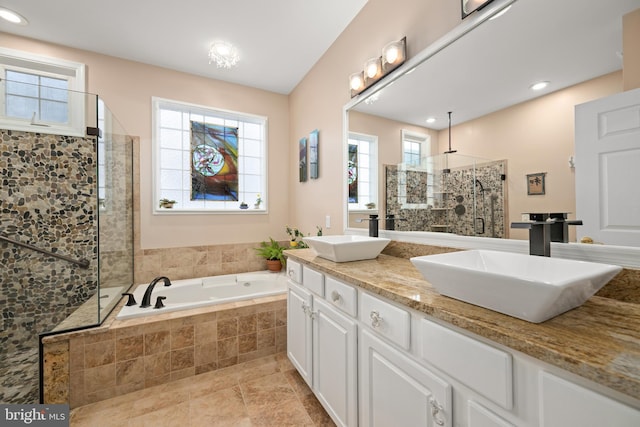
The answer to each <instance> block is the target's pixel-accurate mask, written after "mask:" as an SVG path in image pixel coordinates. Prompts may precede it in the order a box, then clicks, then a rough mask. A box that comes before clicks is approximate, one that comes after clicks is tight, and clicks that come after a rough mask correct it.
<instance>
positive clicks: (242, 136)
mask: <svg viewBox="0 0 640 427" xmlns="http://www.w3.org/2000/svg"><path fill="white" fill-rule="evenodd" d="M152 104H153V105H152V111H153V153H154V187H155V196H154V212H155V213H180V212H185V213H193V212H196V213H197V212H210V213H228V212H234V211H236V212H239V211H241V210H245V209H246V210H247V212H266V210H267V205H268V197H267V118H266V117H262V116H256V115H251V114H246V113H240V112H234V111H227V110H221V109H216V108H210V107H205V106H200V105H194V104H188V103H184V102H178V101H172V100H167V99H161V98H155V97H154V98H153V100H152ZM163 200H167V201H174V202H175V204H174V205H173V206H172V207H171V208H170V209H167V208H166V206H167V205H166V204H164V203H161V201H163ZM161 204H162V205H163V207H161Z"/></svg>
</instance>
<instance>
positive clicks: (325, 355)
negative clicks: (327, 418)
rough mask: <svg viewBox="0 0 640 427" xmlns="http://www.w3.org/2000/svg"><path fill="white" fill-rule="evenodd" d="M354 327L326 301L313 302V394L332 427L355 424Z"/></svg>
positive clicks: (356, 417)
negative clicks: (334, 426) (329, 418)
mask: <svg viewBox="0 0 640 427" xmlns="http://www.w3.org/2000/svg"><path fill="white" fill-rule="evenodd" d="M357 331H358V329H357V325H356V321H355V320H354V319H351V318H349V317H347V316H345V315H343V314H341V313H340V312H338V311H337V310H336V309H335V308H333V307H331V305H329V303H327V302H326V301H324V300H322V299H319V298H316V299H314V303H313V391H314V392H315V394H316V396H317V397H318V400H319V401H320V402H321V403H322V404H323V406H324V407H325V408H326V409H327V412H329V413H330V415H331V417H332V418H333V420H334V421H335V423H336V424H338V425H341V426H357V425H358V412H357V408H358V403H357V397H358V394H357V393H358V390H357V377H358V366H357Z"/></svg>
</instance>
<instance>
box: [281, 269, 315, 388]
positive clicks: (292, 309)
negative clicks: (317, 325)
mask: <svg viewBox="0 0 640 427" xmlns="http://www.w3.org/2000/svg"><path fill="white" fill-rule="evenodd" d="M288 286H289V292H288V294H287V356H288V357H289V360H290V361H291V363H292V364H293V366H295V367H296V369H297V370H298V372H299V373H300V375H301V376H302V378H304V380H305V381H306V382H307V384H309V387H311V386H312V385H313V382H312V380H313V378H312V373H313V371H312V368H313V365H312V353H311V345H312V341H311V333H312V324H311V316H310V312H311V304H312V299H313V297H312V296H311V293H310V292H309V291H307V290H306V289H303V288H301V287H300V286H298V285H295V284H293V282H292V281H291V280H289V281H288Z"/></svg>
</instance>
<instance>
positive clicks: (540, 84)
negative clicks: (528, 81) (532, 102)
mask: <svg viewBox="0 0 640 427" xmlns="http://www.w3.org/2000/svg"><path fill="white" fill-rule="evenodd" d="M548 85H549V82H537V83H534V84H532V85H531V86H529V89H531V90H542V89H544V88H545V87H547V86H548Z"/></svg>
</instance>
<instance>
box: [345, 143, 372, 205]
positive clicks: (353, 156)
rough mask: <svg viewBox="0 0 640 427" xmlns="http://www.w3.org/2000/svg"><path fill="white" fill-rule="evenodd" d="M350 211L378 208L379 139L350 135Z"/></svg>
mask: <svg viewBox="0 0 640 427" xmlns="http://www.w3.org/2000/svg"><path fill="white" fill-rule="evenodd" d="M347 167H348V173H349V178H348V185H349V194H348V197H349V210H350V211H354V210H365V209H370V208H377V207H378V206H377V203H378V137H377V136H372V135H365V134H361V133H349V153H348V166H347Z"/></svg>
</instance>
